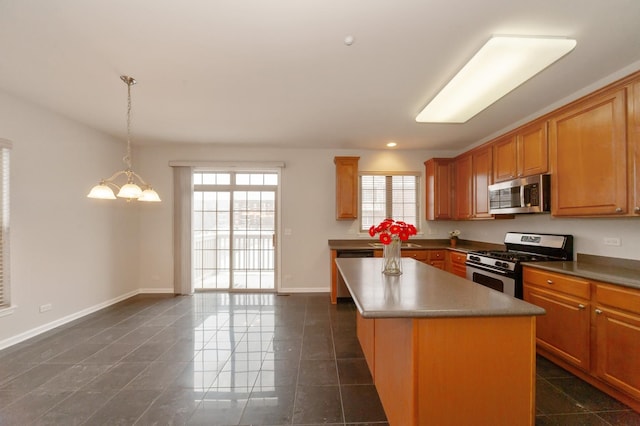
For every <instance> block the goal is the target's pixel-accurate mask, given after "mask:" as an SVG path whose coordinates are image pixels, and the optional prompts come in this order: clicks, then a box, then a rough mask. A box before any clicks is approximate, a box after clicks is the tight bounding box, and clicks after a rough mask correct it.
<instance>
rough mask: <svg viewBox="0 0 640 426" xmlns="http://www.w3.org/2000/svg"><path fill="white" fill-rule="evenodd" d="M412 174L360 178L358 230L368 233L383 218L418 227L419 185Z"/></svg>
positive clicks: (416, 176)
mask: <svg viewBox="0 0 640 426" xmlns="http://www.w3.org/2000/svg"><path fill="white" fill-rule="evenodd" d="M419 179H420V175H419V174H418V173H415V174H413V173H412V174H408V173H403V174H393V173H385V174H372V173H371V174H369V173H366V172H364V173H362V174H361V175H360V230H361V231H363V232H365V231H368V230H369V228H370V227H371V226H372V225H377V224H379V223H380V222H382V221H383V220H384V219H386V218H392V219H394V220H401V221H404V222H407V223H410V224H412V225H414V226H416V228H417V227H418V226H419V221H418V212H419V211H420V209H419V205H418V204H419V203H418V200H419V197H418V189H419V186H420V185H419V183H420V181H419Z"/></svg>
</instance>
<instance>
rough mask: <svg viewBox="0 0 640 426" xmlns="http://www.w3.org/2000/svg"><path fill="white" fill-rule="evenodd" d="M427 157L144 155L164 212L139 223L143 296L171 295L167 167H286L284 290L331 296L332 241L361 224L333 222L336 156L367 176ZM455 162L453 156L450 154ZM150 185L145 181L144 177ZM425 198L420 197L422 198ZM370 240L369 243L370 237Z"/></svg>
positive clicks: (164, 149) (253, 152) (150, 151)
mask: <svg viewBox="0 0 640 426" xmlns="http://www.w3.org/2000/svg"><path fill="white" fill-rule="evenodd" d="M434 154H436V155H444V154H443V153H432V154H431V155H430V154H429V153H428V152H426V151H424V152H420V151H390V150H386V151H361V152H356V151H347V150H324V149H318V150H316V149H267V148H265V149H255V148H235V147H211V146H205V145H180V144H175V145H170V146H167V145H165V146H160V147H145V148H144V149H142V150H141V153H140V155H139V156H138V158H140V159H141V161H143V162H144V164H143V166H144V169H145V170H146V171H147V172H146V173H147V174H148V176H149V179H150V180H152V181H153V182H154V186H155V188H156V189H157V190H158V191H160V192H161V194H160V195H161V196H162V198H163V201H165V202H163V203H162V206H161V207H160V208H159V209H157V210H154V211H153V212H150V213H149V214H147V213H146V212H145V213H143V217H144V220H143V221H142V223H141V239H140V240H141V244H142V247H141V259H140V262H141V269H140V271H141V275H140V287H141V288H173V267H172V262H173V261H172V253H171V245H172V197H171V191H172V189H171V188H172V171H171V168H170V167H169V166H168V163H169V161H172V160H183V161H196V160H197V161H238V162H250V161H254V162H260V161H262V162H264V161H282V162H284V163H285V168H284V169H283V173H282V183H281V184H282V186H281V191H282V192H281V194H282V207H281V217H282V229H290V230H291V235H283V236H282V256H281V259H282V268H281V276H282V290H283V291H289V290H293V291H311V290H317V291H327V290H328V288H329V251H328V246H327V240H329V239H336V238H338V239H339V238H356V237H358V235H357V227H358V222H357V221H336V220H335V165H334V163H333V158H334V157H335V156H349V155H357V156H360V157H361V158H360V162H359V167H360V170H364V171H374V170H377V171H400V170H401V171H417V172H421V173H422V172H423V169H424V164H423V162H424V161H425V160H426V159H427V158H429V157H430V156H433V155H434ZM449 154H450V153H449ZM145 177H146V176H145ZM422 192H423V191H421V194H422ZM367 238H369V237H368V236H367Z"/></svg>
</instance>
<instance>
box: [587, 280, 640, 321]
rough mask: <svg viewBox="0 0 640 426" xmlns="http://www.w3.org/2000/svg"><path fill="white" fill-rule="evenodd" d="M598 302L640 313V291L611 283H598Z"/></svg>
mask: <svg viewBox="0 0 640 426" xmlns="http://www.w3.org/2000/svg"><path fill="white" fill-rule="evenodd" d="M596 301H597V303H598V304H602V305H608V306H611V307H614V308H618V309H623V310H625V311H629V312H633V313H636V314H640V291H639V290H634V289H631V288H626V287H620V286H615V285H611V284H597V285H596Z"/></svg>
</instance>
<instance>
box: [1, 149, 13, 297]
mask: <svg viewBox="0 0 640 426" xmlns="http://www.w3.org/2000/svg"><path fill="white" fill-rule="evenodd" d="M10 150H11V143H10V142H8V141H4V140H0V308H3V307H7V306H9V304H10V302H11V298H10V293H9V289H10V288H9V152H10Z"/></svg>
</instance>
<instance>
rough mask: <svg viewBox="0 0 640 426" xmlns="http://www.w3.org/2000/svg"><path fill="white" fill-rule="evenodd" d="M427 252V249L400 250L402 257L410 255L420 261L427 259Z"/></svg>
mask: <svg viewBox="0 0 640 426" xmlns="http://www.w3.org/2000/svg"><path fill="white" fill-rule="evenodd" d="M428 254H429V252H428V251H427V250H402V257H412V258H414V259H415V260H420V261H425V260H427V258H428Z"/></svg>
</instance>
